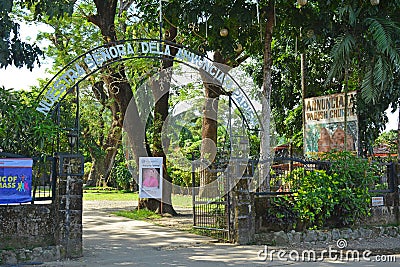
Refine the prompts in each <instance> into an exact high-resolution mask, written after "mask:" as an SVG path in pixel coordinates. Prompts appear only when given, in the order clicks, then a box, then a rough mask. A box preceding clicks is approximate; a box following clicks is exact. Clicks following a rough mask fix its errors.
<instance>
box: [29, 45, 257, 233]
mask: <svg viewBox="0 0 400 267" xmlns="http://www.w3.org/2000/svg"><path fill="white" fill-rule="evenodd" d="M172 48H174V49H177V50H178V53H177V55H176V56H175V57H173V56H171V54H170V50H171V49H172ZM163 57H170V58H171V60H172V61H176V62H179V63H181V64H185V65H187V66H189V67H191V68H193V69H197V70H199V71H200V70H203V71H205V72H206V73H207V74H208V75H209V76H210V77H209V78H211V79H213V80H217V81H218V82H219V84H220V85H221V86H222V87H224V88H225V89H227V91H228V92H229V93H230V97H229V99H230V102H232V103H233V104H234V105H235V107H236V108H237V110H238V112H239V113H240V114H241V118H242V121H243V123H244V124H245V125H246V128H247V129H248V130H250V131H258V127H262V124H261V123H260V119H259V117H258V115H257V112H256V111H255V108H254V106H253V104H252V102H251V101H250V99H249V97H248V96H247V94H246V93H245V91H244V90H243V88H241V86H240V84H239V83H238V82H237V81H236V80H235V78H234V77H233V76H232V75H231V74H230V73H229V72H227V71H225V70H224V69H223V68H220V66H219V65H218V64H217V63H214V62H213V61H212V60H211V59H209V58H208V57H207V56H206V55H204V54H199V53H197V52H195V51H193V50H191V49H190V48H188V47H185V46H182V45H180V44H176V43H173V42H170V41H166V40H157V39H133V40H122V41H118V42H115V43H109V44H105V45H102V46H99V47H96V48H93V49H91V50H89V51H87V52H86V53H84V54H82V55H80V56H78V57H76V58H75V59H74V60H73V61H71V62H70V63H68V64H67V65H66V66H65V67H64V68H63V69H61V70H60V71H59V72H58V73H57V74H56V75H55V76H54V77H53V78H52V79H51V80H50V81H49V82H48V83H47V84H46V86H45V87H44V89H43V90H42V91H41V92H40V94H39V96H38V98H37V101H38V106H37V108H36V109H37V110H38V111H39V112H41V113H43V114H44V115H47V114H49V113H50V114H51V115H52V116H54V117H58V118H57V119H56V121H57V123H58V124H59V123H60V109H61V103H62V102H63V101H64V100H65V99H66V97H67V95H69V94H73V93H75V94H76V108H75V111H76V112H75V120H74V122H73V123H72V124H73V125H68V127H69V128H65V129H64V130H69V131H70V132H74V134H76V135H77V136H76V137H77V142H76V144H75V146H73V147H71V153H74V152H75V153H79V132H80V121H79V117H80V115H79V85H80V83H81V82H82V81H83V80H85V79H86V78H88V77H89V76H90V75H92V74H94V73H96V72H98V71H100V70H101V69H103V68H106V67H108V66H110V65H111V64H114V63H116V62H122V61H126V60H131V59H137V58H153V59H162V58H163ZM59 134H62V133H59ZM231 138H232V136H231ZM231 141H232V140H231ZM53 145H54V144H53ZM231 145H232V142H231ZM57 146H58V147H59V146H60V144H59V142H57ZM231 149H232V148H231ZM231 152H232V151H231ZM194 165H195V163H194ZM193 168H196V166H193ZM205 172H207V170H206V169H204V170H203V171H201V172H193V176H194V180H196V177H195V176H196V173H198V174H201V173H203V174H202V175H205V174H204V173H205ZM208 172H209V173H212V174H211V175H215V176H216V177H221V179H217V181H219V182H217V184H216V191H215V192H217V193H216V195H215V196H206V195H202V194H201V195H199V196H198V197H197V198H196V196H195V195H194V196H193V198H194V203H195V205H194V210H195V212H194V216H195V220H194V227H195V228H198V229H206V230H211V231H215V233H216V234H217V236H218V237H219V238H221V239H224V240H230V239H231V237H230V232H231V229H232V220H231V219H232V214H231V210H232V209H231V206H232V201H231V200H232V198H231V195H230V194H231V193H230V190H228V189H230V188H231V181H230V179H231V178H230V175H229V174H228V173H227V170H226V169H223V168H219V167H213V166H211V168H210V169H209V171H208ZM222 178H223V179H222ZM196 207H197V208H196ZM199 212H200V213H199ZM199 214H201V215H199Z"/></svg>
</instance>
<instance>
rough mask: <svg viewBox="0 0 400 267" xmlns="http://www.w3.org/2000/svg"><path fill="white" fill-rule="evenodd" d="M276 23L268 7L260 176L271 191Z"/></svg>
mask: <svg viewBox="0 0 400 267" xmlns="http://www.w3.org/2000/svg"><path fill="white" fill-rule="evenodd" d="M274 24H275V14H274V8H272V7H271V8H268V9H267V23H266V28H265V40H264V68H263V87H262V98H261V105H262V111H261V123H263V125H262V131H261V140H260V142H261V143H260V161H261V162H262V163H261V165H260V178H261V179H262V181H265V183H264V186H265V189H266V190H267V191H270V175H269V169H270V164H271V160H272V156H273V155H272V153H271V137H270V125H271V91H272V79H271V77H272V73H271V72H272V48H271V44H272V33H273V29H274Z"/></svg>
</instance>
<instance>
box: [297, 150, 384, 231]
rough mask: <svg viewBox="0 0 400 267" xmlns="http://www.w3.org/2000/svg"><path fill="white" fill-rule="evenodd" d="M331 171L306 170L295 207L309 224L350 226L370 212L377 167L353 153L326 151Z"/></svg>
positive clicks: (300, 216) (317, 225) (301, 177)
mask: <svg viewBox="0 0 400 267" xmlns="http://www.w3.org/2000/svg"><path fill="white" fill-rule="evenodd" d="M326 160H329V162H330V163H331V165H330V168H329V171H324V170H315V171H308V170H304V169H302V170H296V172H297V173H298V172H301V171H304V176H300V182H299V187H298V190H297V193H296V194H295V200H294V210H295V211H297V212H298V214H299V219H300V220H301V221H303V222H306V223H307V224H308V226H309V227H321V226H324V225H327V224H328V222H329V224H330V226H332V225H333V226H348V225H353V224H357V223H358V222H360V220H361V219H362V218H364V217H366V216H368V215H369V205H370V194H369V189H371V188H372V186H373V184H374V182H375V180H376V179H377V176H376V174H377V172H378V167H377V165H376V164H374V163H370V162H368V161H367V160H365V159H363V158H359V157H357V156H354V155H352V154H351V153H350V152H338V153H330V154H327V156H326Z"/></svg>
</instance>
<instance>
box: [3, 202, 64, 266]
mask: <svg viewBox="0 0 400 267" xmlns="http://www.w3.org/2000/svg"><path fill="white" fill-rule="evenodd" d="M56 213H57V212H56V208H55V205H54V204H34V205H32V204H23V205H7V206H0V237H1V239H0V264H16V263H19V262H32V261H36V262H38V261H39V262H41V261H44V260H56V259H60V256H59V254H60V253H59V248H58V247H57V246H56V244H57V240H56V238H55V231H56V230H55V225H56V223H55V222H56V217H57V216H56ZM42 247H43V248H46V249H43V248H42Z"/></svg>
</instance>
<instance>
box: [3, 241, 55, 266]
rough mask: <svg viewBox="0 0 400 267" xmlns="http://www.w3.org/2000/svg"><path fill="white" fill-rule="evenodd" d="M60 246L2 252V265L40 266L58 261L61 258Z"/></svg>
mask: <svg viewBox="0 0 400 267" xmlns="http://www.w3.org/2000/svg"><path fill="white" fill-rule="evenodd" d="M60 251H61V249H60V246H47V247H36V248H33V249H27V248H20V249H13V250H0V265H3V264H7V265H14V264H19V263H23V264H24V265H27V264H32V265H38V264H41V263H43V262H47V261H56V260H59V259H60V258H61V252H60Z"/></svg>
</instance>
